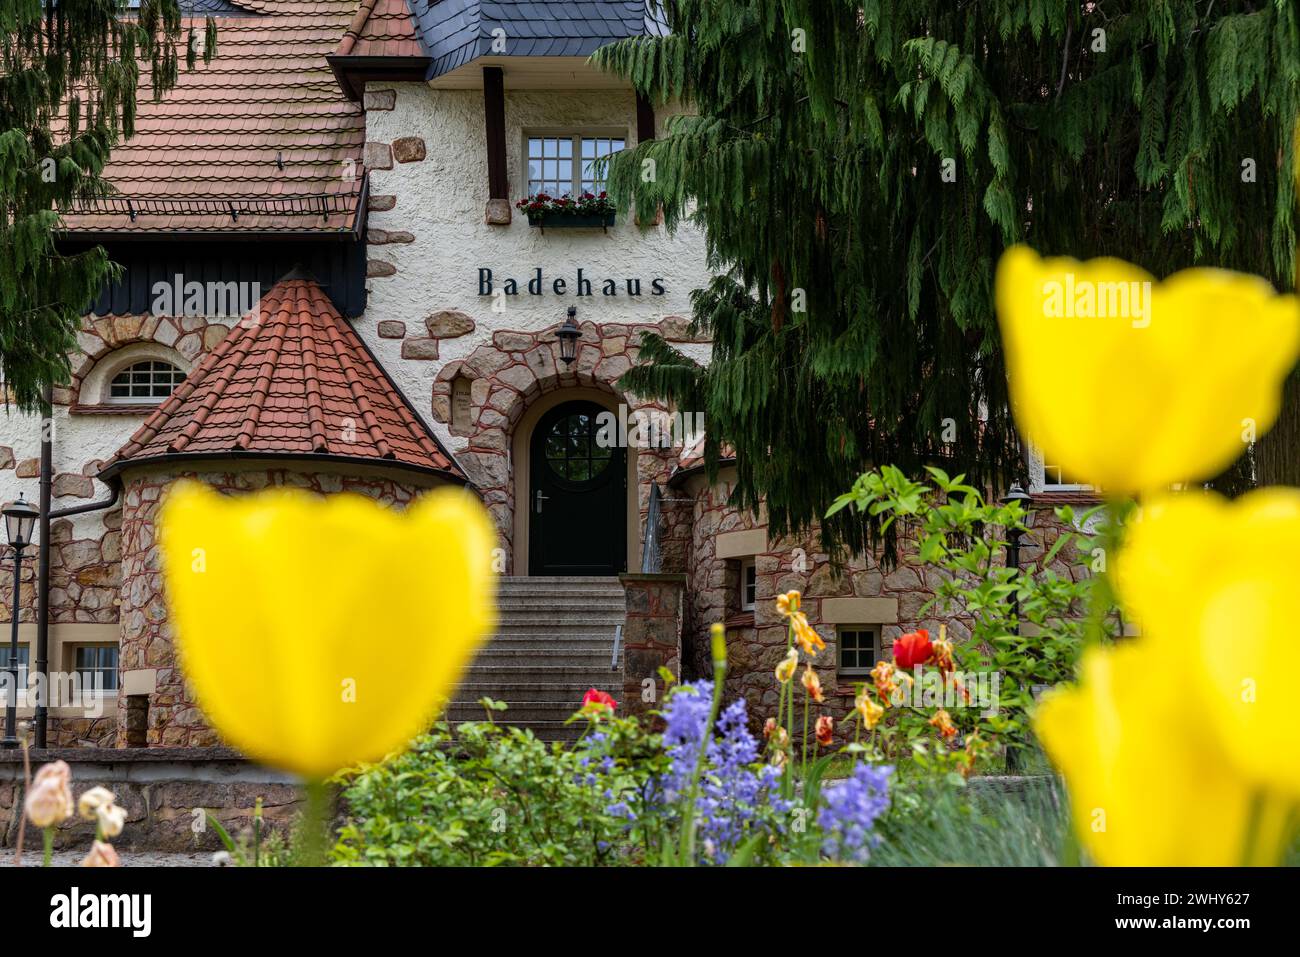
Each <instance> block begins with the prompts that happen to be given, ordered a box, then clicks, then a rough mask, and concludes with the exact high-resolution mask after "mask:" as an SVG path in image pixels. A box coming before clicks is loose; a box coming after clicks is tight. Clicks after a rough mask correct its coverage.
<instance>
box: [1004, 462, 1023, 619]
mask: <svg viewBox="0 0 1300 957" xmlns="http://www.w3.org/2000/svg"><path fill="white" fill-rule="evenodd" d="M999 501H1001V503H1002V504H1003V505H1010V504H1012V503H1013V502H1019V503H1020V505H1021V507H1022V508H1023V507H1025V506H1027V505H1028V504H1029V501H1030V495H1029V493H1028V492H1026V491H1025V490H1024V489H1023V488H1021V487H1020V483H1019V482H1017V483H1015V484H1014V485H1012V486H1011V488H1009V489H1008V490H1007V494H1006V495H1003V496H1002V498H1001V499H1000V500H999ZM1020 535H1021V531H1020V529H1018V528H1010V529H1007V567H1008V568H1014V569H1016V570H1017V571H1019V570H1020ZM1011 613H1012V614H1013V615H1014V616H1015V620H1016V623H1015V627H1014V628H1013V629H1012V631H1013V633H1014V634H1017V635H1018V634H1020V596H1019V594H1018V593H1013V594H1012V596H1011Z"/></svg>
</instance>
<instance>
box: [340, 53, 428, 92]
mask: <svg viewBox="0 0 1300 957" xmlns="http://www.w3.org/2000/svg"><path fill="white" fill-rule="evenodd" d="M325 62H326V63H328V64H329V67H330V70H331V71H333V73H334V79H336V80H337V81H338V84H339V88H340V89H341V90H343V93H344V95H345V96H346V97H347V98H348V99H349V100H352V101H353V102H355V103H360V102H361V101H362V99H363V98H364V95H365V92H366V84H367V83H369V82H381V81H392V82H395V83H403V82H406V83H423V82H424V78H425V76H426V75H427V74H428V72H429V68H430V67H431V66H432V65H433V60H432V59H430V58H429V57H427V56H348V55H343V56H341V55H339V54H337V53H331V54H328V55H326V57H325Z"/></svg>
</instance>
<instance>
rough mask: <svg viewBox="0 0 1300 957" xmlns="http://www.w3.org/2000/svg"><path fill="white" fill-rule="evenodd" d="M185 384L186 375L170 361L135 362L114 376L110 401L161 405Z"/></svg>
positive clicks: (149, 360) (110, 390) (109, 390)
mask: <svg viewBox="0 0 1300 957" xmlns="http://www.w3.org/2000/svg"><path fill="white" fill-rule="evenodd" d="M183 381H185V373H184V372H182V371H181V370H180V369H178V368H176V366H174V365H172V364H171V363H170V362H162V361H160V360H158V359H145V360H142V361H140V362H133V363H131V364H130V365H129V366H127V367H126V368H124V369H122V370H121V371H120V372H118V373H117V375H115V376H113V380H112V382H110V383H109V386H108V401H109V402H124V403H132V404H135V403H157V402H162V401H163V400H164V399H166V398H167V397H168V396H169V395H171V394H172V392H174V391H175V389H176V387H177V386H178V385H180V384H181V383H182V382H183Z"/></svg>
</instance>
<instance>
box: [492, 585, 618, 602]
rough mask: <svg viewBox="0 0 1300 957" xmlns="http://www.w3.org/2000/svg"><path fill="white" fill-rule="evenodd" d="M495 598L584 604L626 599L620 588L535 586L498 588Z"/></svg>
mask: <svg viewBox="0 0 1300 957" xmlns="http://www.w3.org/2000/svg"><path fill="white" fill-rule="evenodd" d="M497 597H498V598H500V599H502V600H520V601H523V600H526V599H530V598H532V599H552V598H561V599H564V600H566V601H572V602H584V601H610V602H618V603H620V604H622V603H625V602H626V601H627V598H626V597H625V596H624V594H623V589H621V588H592V587H584V586H581V585H578V586H572V587H568V588H559V587H555V588H551V587H543V588H538V587H536V586H529V587H519V588H510V587H506V588H500V589H498V590H497Z"/></svg>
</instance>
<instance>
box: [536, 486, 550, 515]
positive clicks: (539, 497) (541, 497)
mask: <svg viewBox="0 0 1300 957" xmlns="http://www.w3.org/2000/svg"><path fill="white" fill-rule="evenodd" d="M548 498H550V496H549V495H543V494H542V490H541V489H538V490H537V505H536V508H537V514H538V515H541V514H542V503H543V502H545V501H546V500H547V499H548Z"/></svg>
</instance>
